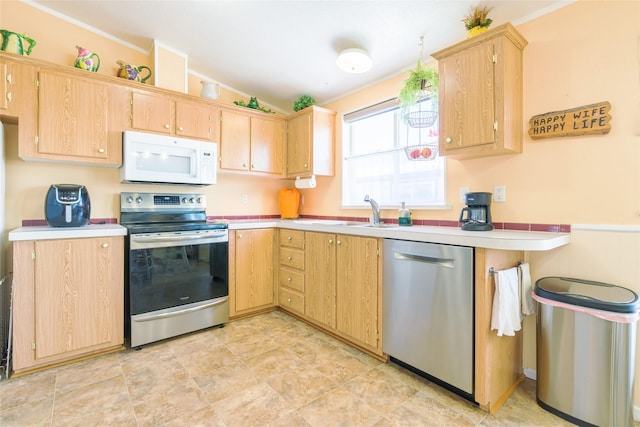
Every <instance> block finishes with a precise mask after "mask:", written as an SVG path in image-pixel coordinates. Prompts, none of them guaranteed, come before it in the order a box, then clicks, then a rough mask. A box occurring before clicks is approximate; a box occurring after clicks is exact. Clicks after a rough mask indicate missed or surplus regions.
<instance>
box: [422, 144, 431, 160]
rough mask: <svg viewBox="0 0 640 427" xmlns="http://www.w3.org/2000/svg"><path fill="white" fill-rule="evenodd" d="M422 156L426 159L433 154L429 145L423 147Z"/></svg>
mask: <svg viewBox="0 0 640 427" xmlns="http://www.w3.org/2000/svg"><path fill="white" fill-rule="evenodd" d="M421 154H422V157H424V158H425V159H428V158H429V157H430V156H431V148H429V147H424V148H423V149H422V153H421Z"/></svg>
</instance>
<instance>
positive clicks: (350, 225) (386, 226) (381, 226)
mask: <svg viewBox="0 0 640 427" xmlns="http://www.w3.org/2000/svg"><path fill="white" fill-rule="evenodd" d="M349 227H369V228H398V227H399V226H398V224H349Z"/></svg>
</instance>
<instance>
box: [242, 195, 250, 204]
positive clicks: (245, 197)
mask: <svg viewBox="0 0 640 427" xmlns="http://www.w3.org/2000/svg"><path fill="white" fill-rule="evenodd" d="M247 203H249V195H247V194H243V195H242V204H243V205H246V204H247Z"/></svg>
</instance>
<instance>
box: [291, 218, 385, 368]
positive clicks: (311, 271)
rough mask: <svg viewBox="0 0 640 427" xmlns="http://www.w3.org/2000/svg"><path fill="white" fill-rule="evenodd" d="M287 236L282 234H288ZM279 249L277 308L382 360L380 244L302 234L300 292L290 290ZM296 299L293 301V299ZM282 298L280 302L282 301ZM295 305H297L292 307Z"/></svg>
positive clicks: (339, 236) (340, 236) (355, 238)
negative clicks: (302, 259)
mask: <svg viewBox="0 0 640 427" xmlns="http://www.w3.org/2000/svg"><path fill="white" fill-rule="evenodd" d="M290 232H291V230H281V231H280V233H281V236H282V235H283V234H282V233H290ZM282 242H283V240H282V237H281V247H280V251H281V252H280V265H281V268H280V279H279V283H280V298H281V299H280V302H279V305H280V307H282V308H284V309H285V310H287V311H294V312H296V314H298V313H300V312H299V311H298V310H297V307H299V305H300V302H299V301H302V302H304V314H303V316H302V317H303V319H306V320H308V321H309V322H311V323H313V324H314V325H316V326H318V327H320V328H322V329H324V330H325V331H327V332H329V333H331V334H334V335H336V336H338V337H340V338H342V339H344V340H345V341H348V342H350V343H352V344H354V345H356V346H357V347H359V348H361V349H363V350H365V351H367V352H369V353H370V354H373V355H377V356H378V357H381V356H382V343H381V340H380V335H379V331H380V330H381V329H382V326H381V313H382V310H381V308H382V307H381V299H380V297H381V282H380V278H381V277H382V274H381V265H380V264H381V262H380V253H379V248H380V240H379V239H376V238H369V237H359V236H351V235H344V234H332V233H318V232H309V231H307V232H305V233H304V287H303V293H302V292H301V291H295V290H291V289H292V285H291V284H290V281H289V280H288V278H291V280H292V281H294V283H295V281H296V276H294V275H291V274H290V273H291V269H290V267H288V266H286V265H284V267H283V264H284V263H286V262H288V257H289V256H290V255H289V254H290V250H289V248H286V247H283V246H282V245H283V243H282ZM296 297H297V299H296ZM283 298H284V300H283ZM296 304H297V305H296Z"/></svg>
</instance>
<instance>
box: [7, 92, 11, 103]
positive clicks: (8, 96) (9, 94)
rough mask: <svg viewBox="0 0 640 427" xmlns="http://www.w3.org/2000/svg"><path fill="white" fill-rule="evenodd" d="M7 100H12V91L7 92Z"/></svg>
mask: <svg viewBox="0 0 640 427" xmlns="http://www.w3.org/2000/svg"><path fill="white" fill-rule="evenodd" d="M7 101H11V92H7Z"/></svg>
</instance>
